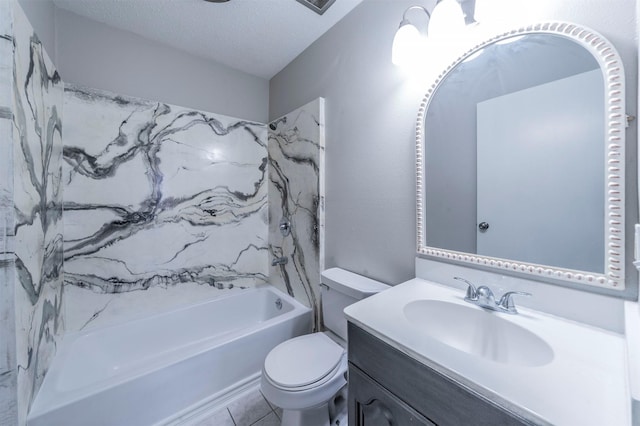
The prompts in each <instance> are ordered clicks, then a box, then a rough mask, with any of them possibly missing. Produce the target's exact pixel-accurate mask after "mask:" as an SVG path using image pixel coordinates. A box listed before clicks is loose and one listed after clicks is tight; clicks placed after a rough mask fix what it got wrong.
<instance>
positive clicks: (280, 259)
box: [271, 256, 289, 266]
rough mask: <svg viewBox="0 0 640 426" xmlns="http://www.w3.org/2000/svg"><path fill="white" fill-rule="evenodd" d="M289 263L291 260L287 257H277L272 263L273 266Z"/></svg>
mask: <svg viewBox="0 0 640 426" xmlns="http://www.w3.org/2000/svg"><path fill="white" fill-rule="evenodd" d="M288 261H289V259H287V256H282V257H276V258H275V259H273V260H272V261H271V266H276V265H286V264H287V262H288Z"/></svg>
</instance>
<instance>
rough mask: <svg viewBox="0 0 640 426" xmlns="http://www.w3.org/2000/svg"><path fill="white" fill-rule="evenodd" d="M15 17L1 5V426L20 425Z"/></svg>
mask: <svg viewBox="0 0 640 426" xmlns="http://www.w3.org/2000/svg"><path fill="white" fill-rule="evenodd" d="M12 22H13V13H12V10H11V3H9V2H6V1H0V424H2V425H13V424H16V423H17V422H18V417H17V416H18V412H17V368H16V332H15V304H14V288H13V286H14V279H13V278H14V274H15V269H14V254H13V249H12V246H11V243H12V241H9V238H11V236H12V235H13V155H12V152H13V149H12V145H13V136H12V121H13V101H12V98H13V96H12V92H13V89H12V87H13V85H12V82H13V28H12V27H13V25H12Z"/></svg>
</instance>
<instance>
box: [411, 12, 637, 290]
mask: <svg viewBox="0 0 640 426" xmlns="http://www.w3.org/2000/svg"><path fill="white" fill-rule="evenodd" d="M527 34H550V35H555V36H561V37H565V38H568V39H570V40H572V41H574V42H575V43H577V44H578V45H579V46H581V47H583V48H584V49H587V50H588V51H589V52H590V53H591V54H592V55H593V56H594V58H595V59H596V60H597V62H598V64H599V65H600V70H601V71H602V73H603V81H604V86H605V87H604V102H605V117H603V119H604V124H605V145H606V147H605V150H606V153H605V167H604V170H603V171H604V173H605V189H606V190H605V194H604V196H605V216H604V218H605V220H604V224H603V225H604V232H605V235H604V241H605V270H604V273H602V274H599V273H595V272H585V271H578V270H573V269H563V268H558V267H552V266H545V265H538V264H534V263H527V262H523V261H517V260H508V259H499V258H494V257H489V256H482V255H477V254H472V253H464V252H458V251H453V250H447V249H442V248H437V247H429V246H427V244H426V240H425V229H424V228H425V226H424V220H425V218H424V213H425V212H424V198H425V194H424V187H423V181H424V179H425V176H424V160H423V159H424V144H425V142H426V141H425V140H424V134H425V132H424V121H425V118H426V112H427V109H428V108H429V104H430V102H431V101H432V99H433V95H434V93H435V92H436V90H437V89H438V87H440V85H441V84H442V82H443V80H444V79H445V78H446V77H447V75H448V74H449V72H450V71H452V70H453V69H454V68H455V67H456V66H457V65H458V64H460V63H462V62H463V61H464V60H465V59H467V58H468V57H469V56H471V55H473V54H474V53H476V52H478V51H479V50H481V49H483V48H484V47H486V46H488V45H491V44H493V43H495V42H496V41H500V40H503V39H506V38H510V37H516V36H520V35H527ZM626 126H627V118H626V114H625V82H624V68H623V64H622V59H621V57H620V55H619V54H618V52H617V51H616V49H615V47H614V46H613V45H612V44H611V43H610V42H609V41H608V40H607V39H606V38H604V37H603V36H602V35H600V34H598V33H596V32H595V31H592V30H590V29H588V28H585V27H583V26H580V25H577V24H573V23H568V22H545V23H538V24H533V25H529V26H526V27H521V28H519V29H515V30H511V31H507V32H503V33H500V34H498V35H495V36H493V37H491V38H489V39H487V40H485V41H483V42H482V43H480V44H477V45H476V46H474V47H473V48H471V49H469V50H467V52H466V53H464V54H463V55H462V56H460V57H459V58H458V59H456V60H455V61H454V62H453V63H452V64H451V65H449V66H448V67H447V68H445V69H444V71H442V72H441V73H440V75H439V76H438V77H437V78H436V80H435V81H434V83H433V84H432V85H431V87H430V88H429V90H428V91H427V94H426V95H425V97H424V99H423V101H422V103H421V104H420V108H419V111H418V120H417V126H416V214H417V223H416V225H417V254H418V255H422V256H427V257H432V258H435V260H445V261H451V262H455V263H462V264H465V265H477V266H481V267H486V268H490V269H497V270H500V271H509V272H512V273H513V272H515V273H518V274H526V275H529V276H531V277H532V278H541V279H552V280H559V281H565V282H571V283H578V284H587V285H593V286H598V287H603V288H610V289H615V290H623V289H624V288H625V281H624V280H625V239H624V232H625V224H624V208H625V205H624V204H625V202H624V201H625V200H624V198H625V168H624V166H625V128H626Z"/></svg>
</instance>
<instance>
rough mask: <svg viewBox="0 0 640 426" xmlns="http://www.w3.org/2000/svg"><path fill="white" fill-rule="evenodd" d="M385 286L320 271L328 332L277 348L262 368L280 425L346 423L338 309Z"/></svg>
mask: <svg viewBox="0 0 640 426" xmlns="http://www.w3.org/2000/svg"><path fill="white" fill-rule="evenodd" d="M386 288H388V286H387V285H386V284H382V283H380V282H378V281H374V280H371V279H369V278H365V277H363V276H360V275H356V274H354V273H352V272H348V271H345V270H343V269H339V268H332V269H328V270H326V271H324V272H323V273H322V285H321V293H322V300H323V308H324V315H323V319H324V320H325V321H324V322H325V325H326V327H327V328H328V330H327V331H325V332H322V333H313V334H307V335H304V336H299V337H296V338H293V339H290V340H287V341H285V342H283V343H281V344H279V345H278V346H276V347H275V348H273V349H272V350H271V352H269V354H268V355H267V357H266V358H265V362H264V365H263V368H262V379H261V383H260V386H261V390H262V393H263V394H264V396H265V398H267V400H269V402H270V403H272V404H273V405H276V406H278V407H280V408H282V409H283V415H282V425H283V426H301V425H304V426H329V425H333V426H339V425H342V426H345V425H346V424H347V421H346V420H347V419H346V417H347V416H346V414H347V399H346V385H347V351H346V337H347V335H346V329H347V324H346V318H345V317H344V313H343V312H342V311H343V310H344V308H345V307H347V306H349V305H350V304H352V303H355V302H356V301H358V300H361V299H364V298H365V297H368V296H370V295H372V294H375V293H378V292H379V291H382V290H384V289H386Z"/></svg>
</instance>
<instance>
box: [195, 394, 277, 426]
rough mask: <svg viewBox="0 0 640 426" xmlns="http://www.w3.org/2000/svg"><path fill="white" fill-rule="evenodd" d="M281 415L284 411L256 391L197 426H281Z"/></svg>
mask: <svg viewBox="0 0 640 426" xmlns="http://www.w3.org/2000/svg"><path fill="white" fill-rule="evenodd" d="M281 415H282V410H281V409H279V408H277V407H272V406H271V405H270V404H269V402H268V401H267V400H266V399H265V397H264V396H263V395H262V393H261V392H260V390H259V389H255V390H253V391H251V392H249V393H247V394H246V395H244V396H243V397H241V398H239V399H237V400H236V401H234V402H233V403H231V404H230V405H229V406H227V407H226V408H223V409H222V410H220V411H218V412H216V413H214V414H213V415H212V416H211V417H209V418H207V419H204V420H202V421H200V422H199V423H198V424H197V425H195V426H280V417H281Z"/></svg>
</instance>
